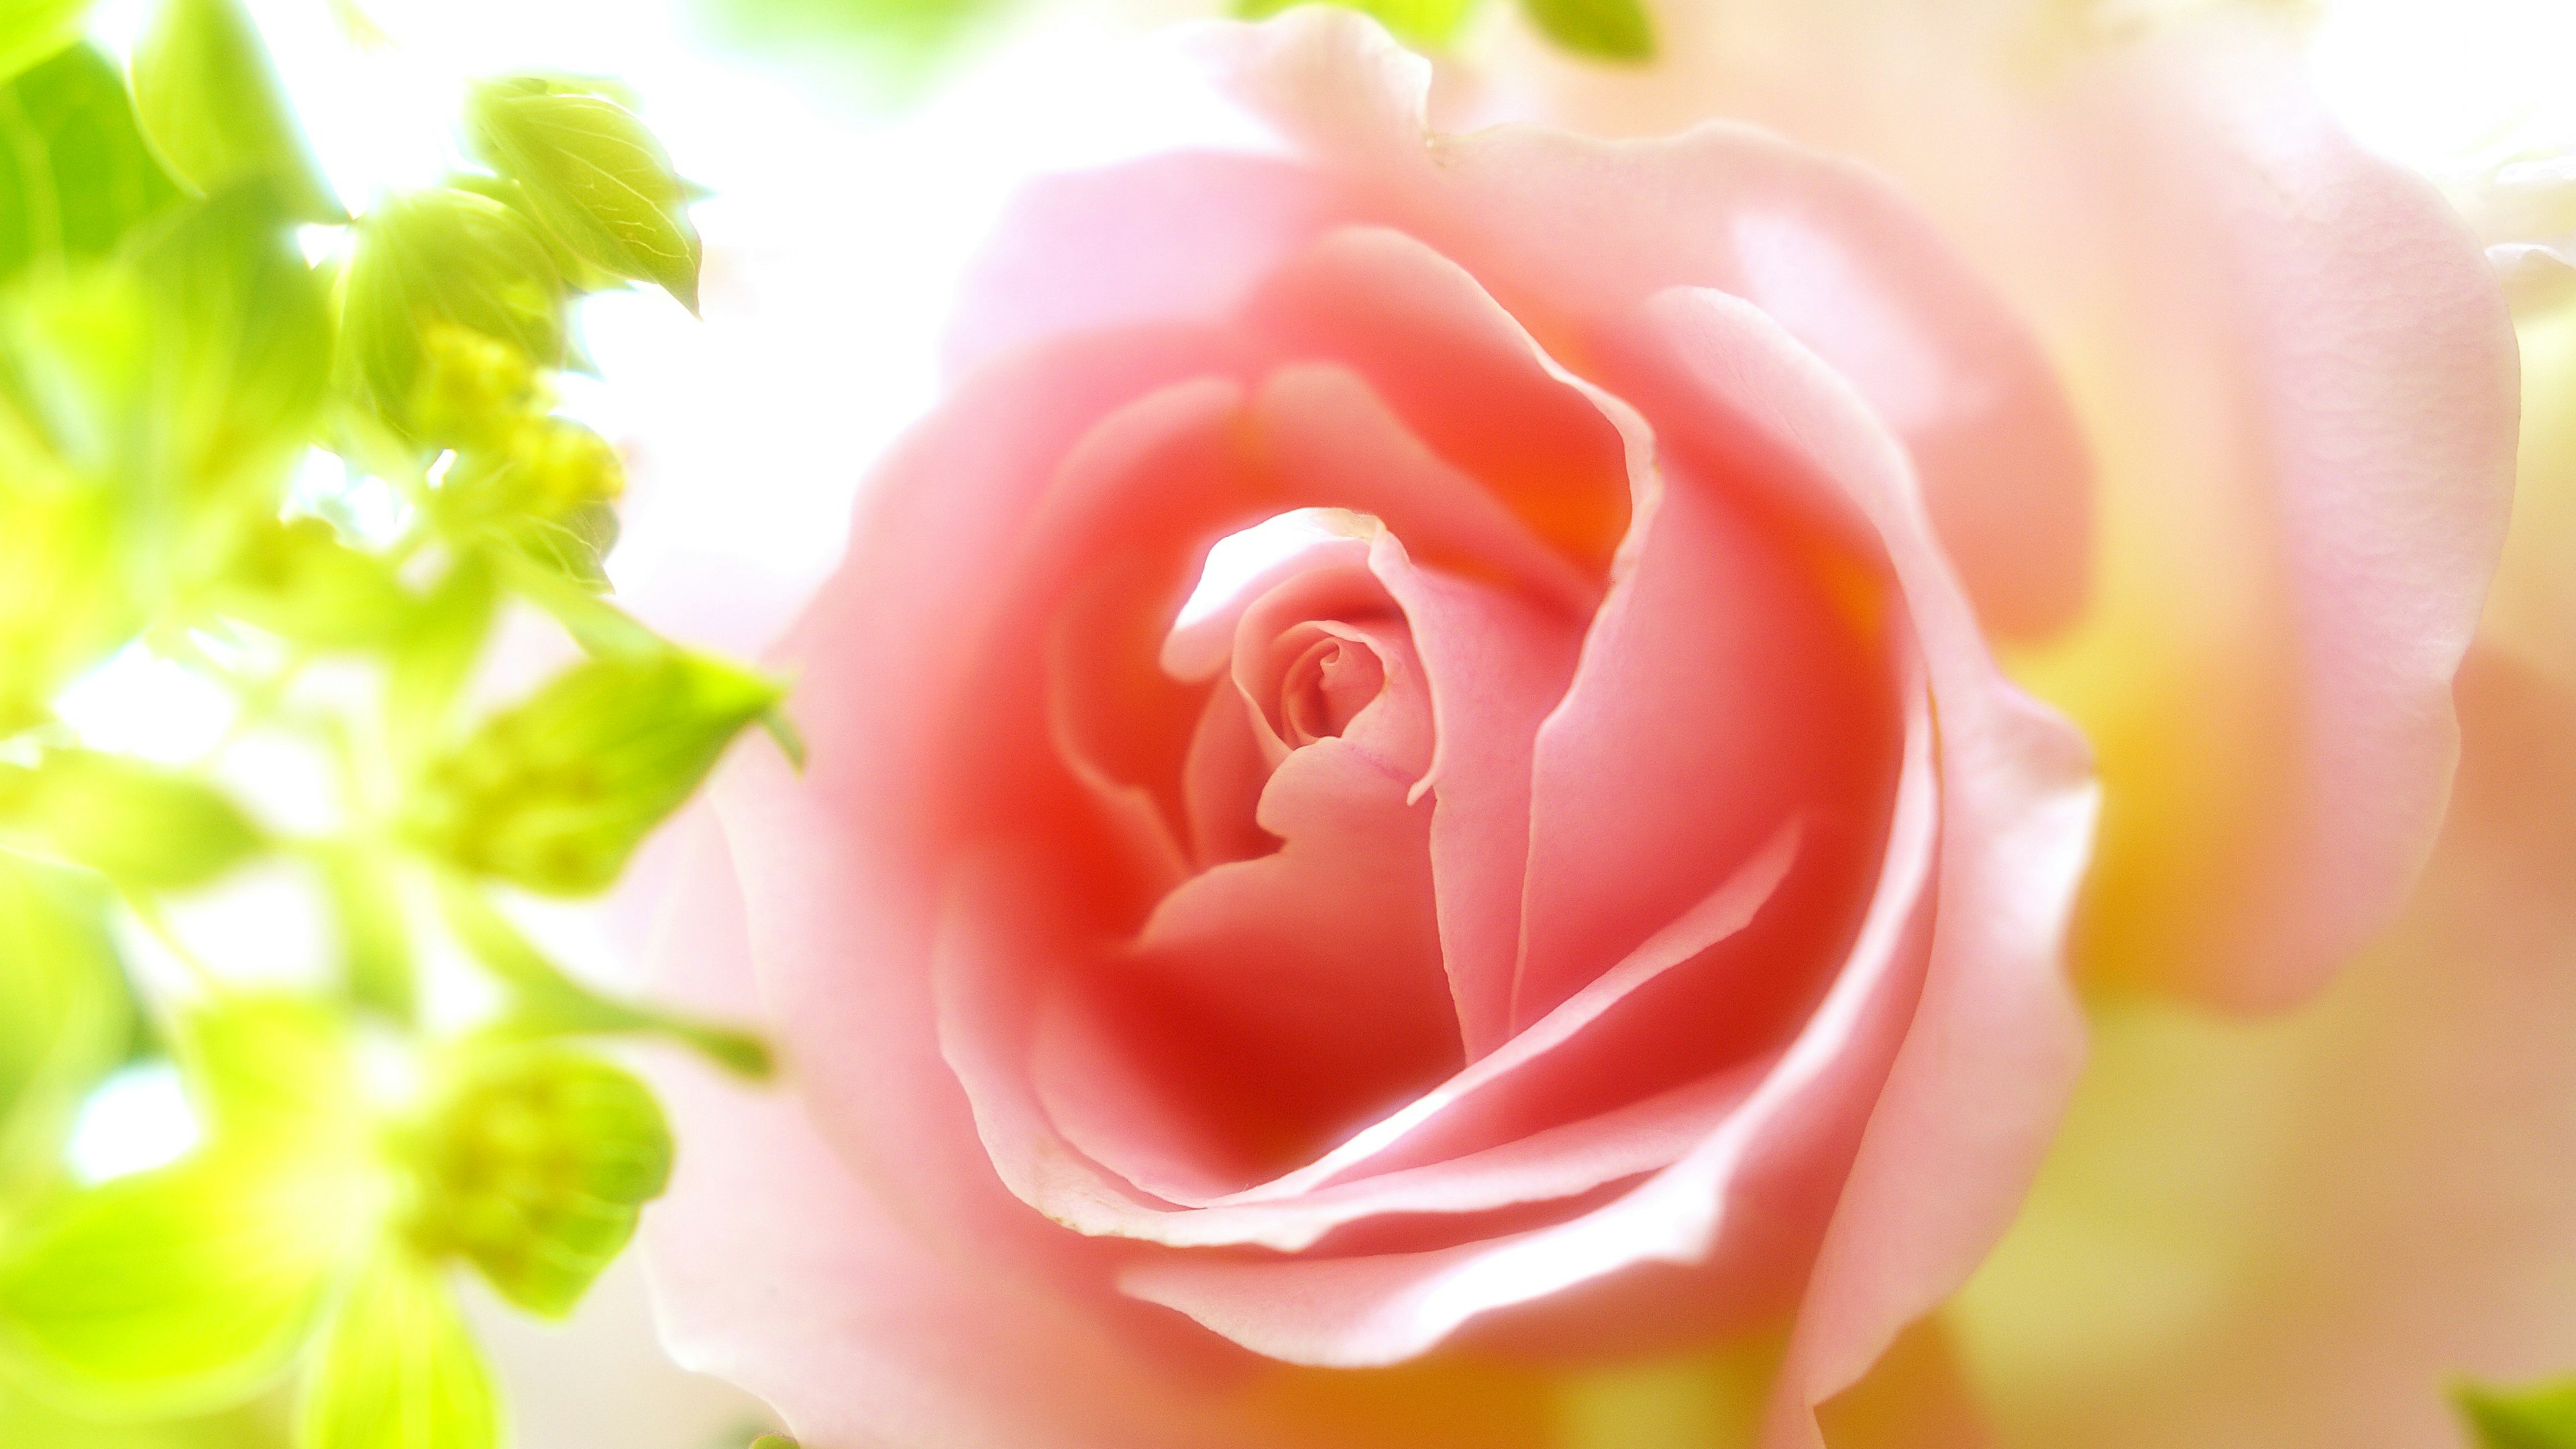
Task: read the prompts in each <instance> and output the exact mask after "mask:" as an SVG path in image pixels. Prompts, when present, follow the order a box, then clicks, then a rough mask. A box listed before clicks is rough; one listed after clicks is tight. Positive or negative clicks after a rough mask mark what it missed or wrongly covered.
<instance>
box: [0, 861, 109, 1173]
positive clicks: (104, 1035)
mask: <svg viewBox="0 0 2576 1449" xmlns="http://www.w3.org/2000/svg"><path fill="white" fill-rule="evenodd" d="M107 912H108V900H107V894H106V892H105V891H104V890H102V889H101V888H100V887H99V885H98V883H97V881H96V880H95V879H94V878H88V877H83V876H81V875H79V874H76V873H74V872H70V871H65V870H60V869H57V868H54V867H51V866H46V865H42V864H40V863H38V862H36V861H32V860H26V859H23V858H21V857H19V856H15V855H11V854H7V853H5V852H0V1203H5V1202H6V1201H7V1200H8V1199H9V1198H10V1197H12V1196H14V1195H15V1194H16V1193H17V1192H19V1191H20V1190H22V1189H24V1188H26V1187H28V1186H30V1185H32V1184H35V1183H39V1182H42V1181H44V1180H45V1179H47V1178H49V1177H51V1176H52V1175H53V1168H54V1164H55V1163H56V1161H57V1159H58V1157H59V1155H60V1152H61V1148H62V1141H63V1135H64V1133H65V1132H66V1131H67V1130H68V1128H69V1127H70V1125H71V1117H72V1113H73V1111H74V1109H75V1108H76V1107H77V1106H78V1104H79V1101H80V1098H81V1095H82V1094H83V1093H84V1092H86V1091H87V1090H88V1089H89V1087H90V1086H91V1085H92V1084H94V1083H95V1082H97V1080H98V1079H99V1078H100V1077H101V1076H103V1075H105V1074H106V1072H107V1071H108V1069H109V1068H110V1067H113V1066H114V1065H115V1064H116V1061H117V1058H118V1057H119V1056H120V1055H121V1054H122V1053H123V1051H124V1049H125V1045H126V1037H127V1033H128V1031H129V1029H130V1020H131V1015H132V1013H131V1011H130V1009H129V999H128V997H127V994H126V987H125V978H124V973H123V971H122V969H121V968H120V967H119V965H118V963H117V959H116V947H115V944H114V942H113V940H112V939H111V938H110V936H109V934H108V926H107Z"/></svg>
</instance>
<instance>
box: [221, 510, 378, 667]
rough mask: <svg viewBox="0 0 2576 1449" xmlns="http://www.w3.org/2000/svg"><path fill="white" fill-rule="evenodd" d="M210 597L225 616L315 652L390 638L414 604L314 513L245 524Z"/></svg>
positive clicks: (370, 557) (367, 557)
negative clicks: (245, 529)
mask: <svg viewBox="0 0 2576 1449" xmlns="http://www.w3.org/2000/svg"><path fill="white" fill-rule="evenodd" d="M212 599H213V603H214V605H215V607H216V608H217V609H220V610H221V611H222V612H223V613H225V614H226V615H228V616H230V617H232V618H235V619H239V620H241V621H242V622H244V623H246V624H253V625H257V626H258V627H260V628H262V629H266V630H268V631H269V632H270V633H272V634H276V635H279V636H280V637H283V638H287V639H292V640H295V641H296V642H298V643H301V644H309V645H313V646H315V647H317V648H323V649H343V648H361V647H365V646H368V645H372V644H378V643H382V642H384V641H385V640H388V639H392V638H395V637H397V636H399V635H400V634H402V633H403V631H404V630H405V629H406V628H408V627H409V626H410V624H411V621H412V616H413V613H414V611H415V609H416V608H417V601H416V600H414V599H413V597H412V596H411V593H410V592H409V591H408V590H406V589H404V588H403V586H402V585H401V583H399V582H398V581H397V580H396V579H395V578H394V574H393V570H392V569H390V568H388V567H386V566H385V562H384V560H383V559H380V558H378V557H376V556H375V555H374V554H370V553H367V552H364V551H363V550H360V549H354V548H351V547H349V546H348V545H347V544H345V543H342V542H341V541H340V536H339V533H338V531H337V530H335V529H333V528H332V527H331V525H329V524H327V523H325V522H323V521H322V520H321V519H318V518H297V519H292V520H288V521H286V522H280V523H267V524H262V525H260V526H257V527H255V528H253V529H252V530H251V531H250V533H249V536H248V537H247V538H245V539H244V540H243V541H242V545H241V548H240V551H239V552H238V553H236V554H235V555H234V558H233V563H232V567H231V568H230V569H229V570H227V571H226V573H225V575H224V578H223V580H222V582H221V583H220V584H219V585H218V586H217V587H216V588H215V589H214V590H213V591H212Z"/></svg>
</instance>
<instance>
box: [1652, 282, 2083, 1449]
mask: <svg viewBox="0 0 2576 1449" xmlns="http://www.w3.org/2000/svg"><path fill="white" fill-rule="evenodd" d="M1624 345H1625V346H1626V347H1628V348H1633V349H1635V351H1634V352H1633V353H1631V354H1630V356H1632V357H1633V358H1634V359H1635V360H1634V362H1633V363H1632V364H1631V365H1633V366H1635V367H1637V368H1638V369H1640V370H1641V373H1649V372H1650V373H1653V374H1655V375H1658V376H1663V377H1668V378H1677V379H1682V380H1687V381H1689V382H1695V383H1696V384H1697V385H1698V386H1697V390H1696V391H1695V392H1686V393H1683V394H1681V395H1680V396H1678V397H1674V398H1673V399H1672V400H1673V402H1674V404H1675V405H1676V408H1677V409H1679V410H1678V411H1671V412H1670V414H1669V415H1671V416H1674V417H1676V418H1679V417H1691V418H1695V419H1696V420H1697V423H1696V429H1697V430H1698V431H1699V433H1700V439H1703V440H1705V441H1704V442H1702V445H1703V446H1729V445H1740V443H1741V440H1742V438H1743V436H1744V435H1745V433H1747V432H1749V433H1751V434H1752V435H1753V436H1755V437H1759V438H1763V439H1767V440H1769V442H1770V443H1771V445H1772V446H1774V447H1776V448H1778V449H1780V450H1782V452H1783V453H1784V454H1786V455H1787V456H1788V457H1790V458H1793V459H1800V460H1803V461H1805V462H1806V463H1807V464H1808V465H1809V466H1810V467H1812V469H1813V470H1814V474H1815V476H1816V477H1817V478H1818V479H1820V480H1830V481H1831V483H1832V484H1839V485H1840V486H1841V487H1842V488H1843V489H1844V490H1846V492H1847V494H1848V496H1849V497H1850V499H1851V501H1852V502H1853V504H1854V505H1855V506H1857V507H1858V508H1860V509H1861V510H1862V511H1863V512H1864V513H1865V514H1866V515H1867V516H1868V517H1869V518H1870V519H1871V520H1872V521H1873V522H1874V523H1875V524H1876V525H1877V527H1878V529H1879V531H1880V534H1881V536H1882V537H1884V538H1885V539H1886V541H1887V552H1888V560H1889V563H1890V565H1891V566H1892V568H1893V569H1894V571H1895V574H1896V577H1897V580H1898V583H1899V586H1900V588H1901V590H1902V592H1903V596H1904V598H1905V600H1906V603H1907V607H1908V610H1909V613H1910V615H1911V617H1912V620H1913V627H1914V633H1915V638H1916V640H1917V643H1918V645H1919V647H1920V649H1921V653H1922V658H1923V661H1924V665H1925V667H1926V669H1927V670H1928V671H1929V676H1930V677H1929V684H1930V688H1931V693H1932V697H1933V699H1934V700H1935V701H1936V703H1937V707H1938V709H1939V711H1940V722H1941V751H1940V766H1939V768H1940V777H1941V801H1942V816H1943V818H1942V834H1941V852H1940V865H1939V903H1940V904H1939V913H1938V916H1937V918H1936V925H1935V930H1934V937H1933V942H1932V959H1931V963H1930V966H1929V969H1928V970H1927V972H1926V975H1925V977H1924V981H1923V989H1922V997H1921V1000H1920V1002H1919V1004H1918V1005H1917V1007H1916V1009H1915V1013H1914V1016H1913V1019H1912V1020H1911V1022H1910V1023H1908V1026H1907V1029H1906V1032H1905V1038H1904V1042H1903V1045H1902V1046H1901V1047H1900V1048H1899V1049H1898V1051H1897V1055H1896V1061H1895V1065H1894V1067H1893V1069H1892V1070H1891V1071H1890V1073H1889V1075H1888V1078H1887V1084H1886V1088H1885V1090H1884V1092H1883V1093H1882V1094H1881V1096H1880V1097H1879V1100H1878V1103H1877V1105H1876V1107H1875V1108H1874V1109H1873V1110H1872V1111H1871V1113H1870V1118H1869V1126H1868V1130H1867V1131H1866V1133H1865V1134H1864V1135H1863V1138H1862V1142H1861V1147H1860V1153H1859V1156H1858V1158H1857V1159H1856V1160H1855V1162H1854V1164H1853V1167H1852V1172H1851V1176H1850V1179H1849V1181H1848V1182H1847V1184H1846V1185H1845V1187H1844V1190H1843V1194H1842V1198H1841V1201H1840V1202H1839V1203H1838V1204H1837V1205H1836V1207H1835V1210H1834V1215H1833V1221H1832V1223H1831V1225H1830V1226H1829V1227H1828V1229H1827V1231H1826V1237H1825V1242H1824V1246H1823V1250H1822V1252H1821V1254H1820V1256H1819V1258H1818V1260H1817V1263H1816V1268H1815V1272H1814V1275H1813V1277H1812V1278H1811V1279H1810V1281H1809V1283H1808V1288H1807V1294H1806V1298H1805V1300H1804V1302H1803V1303H1802V1304H1801V1305H1800V1308H1799V1314H1798V1323H1797V1328H1796V1330H1795V1333H1794V1334H1793V1336H1792V1339H1791V1344H1790V1350H1789V1357H1788V1360H1787V1362H1786V1364H1785V1365H1784V1366H1783V1368H1782V1371H1781V1377H1780V1381H1779V1385H1780V1386H1779V1390H1778V1395H1777V1398H1776V1399H1775V1407H1774V1414H1773V1420H1772V1429H1771V1442H1772V1443H1773V1444H1775V1445H1789V1444H1812V1443H1815V1442H1817V1441H1816V1438H1815V1433H1816V1431H1815V1421H1814V1415H1813V1413H1812V1409H1813V1406H1814V1405H1816V1404H1818V1403H1821V1402H1823V1401H1824V1400H1825V1399H1827V1398H1830V1397H1831V1396H1832V1395H1833V1394H1835V1393H1837V1392H1839V1391H1841V1390H1842V1389H1844V1388H1847V1387H1849V1386H1850V1385H1851V1384H1852V1383H1854V1382H1856V1381H1857V1380H1858V1379H1859V1378H1860V1376H1861V1375H1862V1374H1863V1373H1864V1372H1865V1371H1867V1369H1868V1367H1869V1365H1870V1363H1871V1361H1872V1360H1874V1359H1875V1358H1876V1357H1877V1356H1878V1354H1879V1353H1880V1352H1881V1351H1882V1350H1884V1349H1885V1348H1886V1346H1887V1344H1888V1343H1889V1342H1890V1341H1892V1340H1893V1339H1894V1337H1895V1335H1896V1334H1897V1332H1898V1331H1899V1330H1900V1329H1902V1328H1903V1327H1904V1326H1905V1324H1907V1323H1908V1322H1910V1321H1911V1320H1913V1319H1914V1318H1916V1317H1918V1316H1919V1315H1921V1314H1922V1313H1924V1312H1925V1311H1927V1310H1928V1309H1930V1308H1931V1307H1932V1306H1933V1305H1934V1304H1936V1303H1938V1302H1939V1301H1940V1300H1941V1299H1942V1298H1943V1297H1946V1296H1947V1295H1948V1294H1949V1293H1950V1292H1951V1291H1952V1290H1953V1289H1955V1288H1956V1287H1957V1286H1958V1285H1959V1284H1960V1283H1961V1282H1963V1281H1964V1280H1965V1279H1966V1278H1967V1276H1968V1274H1969V1273H1970V1272H1971V1271H1972V1270H1973V1269H1974V1268H1975V1266H1976V1264H1977V1262H1978V1260H1979V1259H1981V1258H1982V1257H1983V1256H1984V1255H1985V1253H1986V1251H1987V1250H1988V1249H1989V1248H1990V1247H1991V1246H1992V1245H1993V1244H1994V1242H1995V1240H1996V1239H1997V1238H1998V1237H2000V1236H2001V1235H2002V1233H2003V1230H2004V1228H2005V1227H2006V1226H2007V1225H2008V1224H2009V1223H2010V1222H2011V1220H2012V1215H2013V1213H2014V1211H2015V1209H2016V1208H2017V1207H2018V1206H2019V1204H2020V1201H2021V1197H2022V1194H2023V1192H2024V1191H2025V1190H2026V1189H2027V1187H2028V1184H2029V1181H2030V1178H2031V1175H2032V1173H2033V1172H2034V1171H2035V1170H2036V1168H2037V1165H2038V1161H2039V1157H2040V1155H2041V1153H2042V1152H2043V1151H2045V1149H2046V1147H2047V1144H2048V1140H2049V1137H2050V1134H2051V1132H2052V1131H2053V1130H2054V1128H2055V1126H2056V1123H2057V1118H2058V1115H2059V1113H2060V1112H2061V1111H2062V1110H2063V1108H2064V1106H2065V1102H2066V1096H2067V1093H2068V1091H2069V1090H2070V1088H2071V1086H2072V1082H2073V1076H2074V1071H2075V1067H2076V1064H2077V1062H2078V1060H2079V1059H2080V1057H2081V1054H2082V1033H2081V1027H2080V1024H2079V1020H2078V1017H2077V1014H2076V1011H2075V1007H2074V1002H2073V999H2072V993H2071V992H2070V990H2069V989H2068V986H2067V983H2066V980H2065V977H2064V969H2065V962H2064V933H2065V926H2066V920H2067V916H2068V913H2069V912H2070V910H2071V908H2072V904H2073V899H2074V893H2075V886H2076V882H2077V879H2078V877H2079V876H2080V874H2081V871H2082V868H2083V865H2084V861H2085V856H2086V849H2087V846H2088V844H2089V842H2090V838H2091V832H2092V820H2093V807H2094V794H2093V790H2092V787H2091V783H2090V780H2089V778H2088V764H2089V761H2088V759H2087V755H2086V751H2085V749H2084V745H2083V742H2082V741H2081V739H2080V738H2078V737H2077V736H2075V735H2074V733H2073V732H2072V731H2071V730H2069V729H2068V728H2067V727H2066V726H2065V724H2064V723H2063V722H2062V721H2060V720H2058V719H2057V718H2056V717H2055V716H2053V715H2051V714H2049V713H2047V712H2046V711H2045V710H2042V709H2041V708H2039V707H2038V706H2036V705H2034V704H2032V703H2031V702H2030V701H2029V700H2028V699H2027V698H2025V697H2024V696H2022V695H2021V694H2020V693H2019V692H2017V691H2016V690H2014V689H2013V688H2012V687H2011V686H2010V685H2008V684H2006V683H2005V682H2004V681H2003V679H2002V677H2001V676H2000V675H1999V674H1998V673H1997V672H1996V670H1995V666H1994V663H1993V660H1992V658H1991V657H1990V656H1989V655H1988V654H1987V652H1986V646H1985V641H1984V639H1983V638H1982V636H1981V635H1980V633H1979V631H1978V629H1977V624H1976V620H1975V619H1974V617H1973V616H1972V615H1971V614H1970V613H1969V610H1968V608H1967V604H1966V601H1965V599H1964V598H1963V597H1962V596H1961V594H1960V593H1959V592H1958V590H1957V587H1956V585H1955V584H1954V583H1953V582H1952V580H1951V577H1950V573H1949V564H1948V562H1947V560H1946V558H1945V557H1944V556H1943V554H1942V552H1941V550H1940V548H1939V546H1938V545H1937V544H1936V543H1935V542H1934V540H1933V538H1932V535H1931V532H1930V528H1929V525H1928V524H1927V523H1926V521H1925V520H1924V518H1923V516H1922V514H1921V512H1920V506H1919V504H1918V503H1917V501H1916V499H1915V495H1914V492H1913V489H1912V487H1911V486H1910V482H1911V480H1910V478H1909V476H1908V469H1907V467H1906V462H1905V458H1904V455H1903V453H1902V452H1901V450H1899V449H1898V448H1897V447H1896V446H1895V444H1894V442H1893V440H1892V439H1889V438H1888V437H1887V436H1886V435H1885V434H1884V433H1881V432H1879V431H1878V430H1877V429H1876V428H1875V427H1874V426H1873V424H1872V422H1871V419H1870V415H1869V412H1868V405H1867V403H1866V402H1865V400H1864V399H1862V398H1861V397H1860V396H1859V395H1858V394H1857V393H1856V392H1854V391H1853V390H1852V389H1851V388H1850V386H1849V385H1848V384H1847V383H1846V382H1844V381H1843V380H1842V379H1841V378H1840V377H1839V376H1838V375H1836V374H1835V373H1834V372H1833V370H1832V369H1831V368H1830V367H1828V366H1827V365H1826V364H1825V363H1824V362H1823V361H1822V360H1821V359H1819V358H1816V357H1815V356H1814V355H1813V354H1810V353H1807V352H1806V351H1805V350H1804V349H1803V348H1801V347H1800V346H1799V345H1798V344H1797V343H1796V341H1795V340H1793V339H1792V338H1790V337H1789V336H1788V334H1787V333H1786V332H1784V331H1783V330H1782V329H1781V328H1780V327H1779V326H1778V325H1777V324H1776V323H1774V322H1772V321H1771V320H1770V319H1769V318H1768V317H1766V316H1764V315H1763V314H1762V313H1760V312H1759V311H1756V310H1755V309H1753V308H1752V307H1750V306H1747V305H1746V304H1745V303H1743V302H1741V301H1739V300H1737V299H1735V298H1732V297H1729V296H1726V295H1724V294H1722V293H1717V292H1708V291H1675V292H1669V293H1666V294H1664V295H1662V296H1660V297H1658V298H1656V299H1654V301H1653V302H1652V303H1650V304H1649V306H1648V307H1647V308H1646V309H1645V314H1644V319H1643V321H1642V324H1641V328H1640V330H1639V331H1638V332H1637V333H1635V334H1633V335H1632V336H1630V337H1629V338H1628V339H1626V340H1625V343H1624ZM1647 391H1649V392H1654V391H1657V390H1653V389H1649V390H1647ZM1661 400H1662V399H1660V398H1653V399H1650V401H1649V403H1648V413H1649V416H1655V417H1663V416H1667V415H1668V411H1667V410H1666V409H1663V408H1658V407H1657V406H1655V405H1654V403H1655V402H1657V401H1661ZM1689 404H1696V408H1695V409H1692V408H1690V407H1688V405H1689ZM1721 420H1722V421H1721ZM1675 431H1676V434H1677V435H1675V436H1674V446H1676V447H1684V448H1686V447H1689V446H1691V445H1692V443H1693V442H1694V441H1698V440H1695V439H1693V438H1692V437H1691V435H1690V433H1689V432H1687V431H1682V430H1678V429H1677V430H1675Z"/></svg>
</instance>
